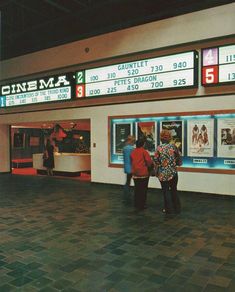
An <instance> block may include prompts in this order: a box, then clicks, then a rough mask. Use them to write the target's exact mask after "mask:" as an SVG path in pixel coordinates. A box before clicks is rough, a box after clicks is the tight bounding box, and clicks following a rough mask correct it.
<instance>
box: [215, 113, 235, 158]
mask: <svg viewBox="0 0 235 292" xmlns="http://www.w3.org/2000/svg"><path fill="white" fill-rule="evenodd" d="M217 156H218V157H228V158H235V118H220V119H218V124H217Z"/></svg>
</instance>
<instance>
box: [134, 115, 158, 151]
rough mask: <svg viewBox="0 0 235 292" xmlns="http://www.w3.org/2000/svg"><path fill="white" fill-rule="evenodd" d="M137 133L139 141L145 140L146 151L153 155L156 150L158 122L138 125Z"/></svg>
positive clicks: (139, 123)
mask: <svg viewBox="0 0 235 292" xmlns="http://www.w3.org/2000/svg"><path fill="white" fill-rule="evenodd" d="M136 133H137V139H141V138H144V139H145V141H146V143H145V149H146V150H148V151H149V152H150V153H151V154H153V153H154V152H155V150H156V122H152V121H150V122H138V123H136Z"/></svg>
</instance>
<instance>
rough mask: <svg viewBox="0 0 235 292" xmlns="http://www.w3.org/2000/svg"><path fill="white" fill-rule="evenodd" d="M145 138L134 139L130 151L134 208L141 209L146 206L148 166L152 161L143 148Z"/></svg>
mask: <svg viewBox="0 0 235 292" xmlns="http://www.w3.org/2000/svg"><path fill="white" fill-rule="evenodd" d="M144 144H145V140H143V139H139V140H137V141H136V148H135V149H134V150H133V151H132V152H131V168H132V177H133V179H134V185H135V186H134V195H135V200H134V202H135V208H136V209H138V210H143V209H145V208H146V200H147V190H148V182H149V168H150V167H151V166H152V165H153V161H152V159H151V157H150V155H149V153H148V151H146V150H145V149H144Z"/></svg>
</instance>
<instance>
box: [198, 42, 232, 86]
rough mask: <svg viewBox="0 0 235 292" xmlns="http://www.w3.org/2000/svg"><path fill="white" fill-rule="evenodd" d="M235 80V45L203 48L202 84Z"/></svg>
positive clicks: (216, 83)
mask: <svg viewBox="0 0 235 292" xmlns="http://www.w3.org/2000/svg"><path fill="white" fill-rule="evenodd" d="M231 82H235V45H229V46H222V47H217V48H207V49H202V85H203V86H208V85H218V84H228V83H231Z"/></svg>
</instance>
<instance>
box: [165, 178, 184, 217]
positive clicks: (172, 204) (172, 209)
mask: <svg viewBox="0 0 235 292" xmlns="http://www.w3.org/2000/svg"><path fill="white" fill-rule="evenodd" d="M177 183H178V174H176V175H175V176H174V177H173V178H172V179H171V180H169V181H161V187H162V191H163V196H164V209H165V211H166V213H168V214H170V213H177V214H179V213H180V212H181V204H180V199H179V196H178V194H177Z"/></svg>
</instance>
